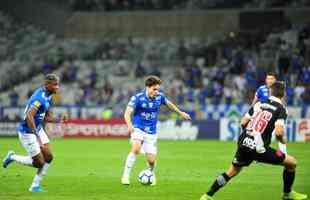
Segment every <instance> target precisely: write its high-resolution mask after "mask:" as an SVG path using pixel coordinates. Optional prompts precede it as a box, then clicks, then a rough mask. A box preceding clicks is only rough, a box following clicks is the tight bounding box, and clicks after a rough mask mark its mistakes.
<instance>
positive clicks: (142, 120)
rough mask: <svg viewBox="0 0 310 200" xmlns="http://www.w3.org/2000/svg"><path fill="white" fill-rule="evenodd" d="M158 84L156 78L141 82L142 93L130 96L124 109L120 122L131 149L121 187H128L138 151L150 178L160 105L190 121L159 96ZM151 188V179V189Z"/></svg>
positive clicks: (188, 117)
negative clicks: (124, 129)
mask: <svg viewBox="0 0 310 200" xmlns="http://www.w3.org/2000/svg"><path fill="white" fill-rule="evenodd" d="M161 83H162V81H161V80H160V79H159V78H158V77H157V76H148V77H147V78H146V79H145V89H144V90H143V91H141V92H139V93H137V94H136V95H134V96H132V97H131V99H130V101H129V103H128V106H127V108H126V111H125V114H124V118H125V121H126V123H127V126H128V131H129V133H130V137H131V144H132V147H131V151H130V153H129V154H128V156H127V159H126V162H125V166H124V172H123V176H122V179H121V183H122V184H124V185H129V184H130V180H129V178H130V172H131V169H132V168H133V166H134V163H135V161H136V157H137V155H138V154H139V153H140V152H141V151H143V152H145V154H146V159H147V162H148V164H149V169H150V170H151V171H152V172H153V174H154V169H155V161H156V154H157V145H156V144H157V133H156V124H157V120H158V119H157V118H158V113H159V111H160V106H161V105H166V106H167V107H168V108H169V109H171V110H173V111H175V112H176V113H178V114H179V115H180V116H181V117H182V118H183V119H185V120H191V117H190V116H189V115H188V114H187V113H186V112H183V111H181V110H180V109H178V107H177V106H176V105H175V104H173V103H172V102H171V101H169V100H168V99H167V98H166V97H165V95H164V94H163V93H161V92H159V90H160V85H161ZM132 116H133V117H132ZM140 150H141V151H140ZM155 184H156V179H155V175H154V181H153V183H152V185H155Z"/></svg>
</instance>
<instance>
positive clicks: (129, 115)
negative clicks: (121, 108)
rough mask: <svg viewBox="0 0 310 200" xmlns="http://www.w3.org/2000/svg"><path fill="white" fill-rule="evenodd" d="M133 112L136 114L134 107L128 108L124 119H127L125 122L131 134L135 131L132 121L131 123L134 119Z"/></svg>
mask: <svg viewBox="0 0 310 200" xmlns="http://www.w3.org/2000/svg"><path fill="white" fill-rule="evenodd" d="M133 112H134V108H133V107H132V106H127V107H126V110H125V113H124V119H125V122H126V124H127V127H128V131H129V133H130V134H131V133H132V132H133V131H134V127H133V125H132V121H131V117H132V114H133Z"/></svg>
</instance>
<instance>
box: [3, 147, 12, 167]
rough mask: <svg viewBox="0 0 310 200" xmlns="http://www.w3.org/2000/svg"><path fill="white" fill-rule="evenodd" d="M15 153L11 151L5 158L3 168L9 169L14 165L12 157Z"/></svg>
mask: <svg viewBox="0 0 310 200" xmlns="http://www.w3.org/2000/svg"><path fill="white" fill-rule="evenodd" d="M14 154H15V153H14V151H9V152H8V154H7V155H6V156H5V157H4V159H3V162H2V166H3V168H7V167H8V166H9V164H10V163H12V162H13V161H14V160H13V159H12V155H14Z"/></svg>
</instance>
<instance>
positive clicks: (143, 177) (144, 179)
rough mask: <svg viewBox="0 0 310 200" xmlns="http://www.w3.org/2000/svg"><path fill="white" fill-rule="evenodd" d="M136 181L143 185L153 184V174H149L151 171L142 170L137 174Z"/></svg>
mask: <svg viewBox="0 0 310 200" xmlns="http://www.w3.org/2000/svg"><path fill="white" fill-rule="evenodd" d="M138 180H139V182H140V183H142V184H143V185H149V184H151V183H153V181H154V175H153V172H151V170H149V169H146V170H142V171H141V172H140V173H139V176H138Z"/></svg>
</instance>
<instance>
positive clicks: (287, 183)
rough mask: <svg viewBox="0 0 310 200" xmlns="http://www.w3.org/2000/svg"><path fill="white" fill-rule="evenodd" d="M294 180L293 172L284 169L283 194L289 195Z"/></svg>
mask: <svg viewBox="0 0 310 200" xmlns="http://www.w3.org/2000/svg"><path fill="white" fill-rule="evenodd" d="M294 180H295V171H289V170H287V169H284V171H283V183H284V187H283V192H284V193H290V192H291V190H292V186H293V183H294Z"/></svg>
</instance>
